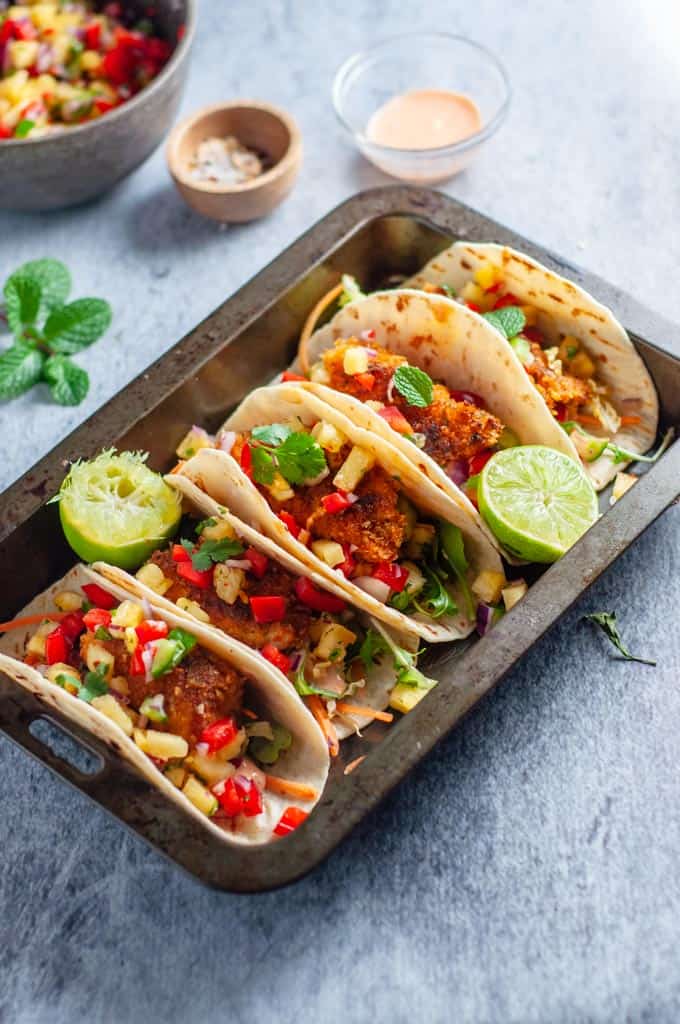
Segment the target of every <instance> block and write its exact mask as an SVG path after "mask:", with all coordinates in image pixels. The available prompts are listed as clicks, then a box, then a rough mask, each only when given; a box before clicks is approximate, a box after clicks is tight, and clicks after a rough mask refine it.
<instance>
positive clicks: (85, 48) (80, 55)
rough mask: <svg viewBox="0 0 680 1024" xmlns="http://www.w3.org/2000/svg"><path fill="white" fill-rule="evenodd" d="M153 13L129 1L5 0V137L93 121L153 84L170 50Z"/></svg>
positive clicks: (1, 70) (0, 4) (0, 44)
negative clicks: (134, 9) (131, 8)
mask: <svg viewBox="0 0 680 1024" xmlns="http://www.w3.org/2000/svg"><path fill="white" fill-rule="evenodd" d="M152 14H153V8H149V11H148V15H147V16H145V17H142V18H140V17H139V13H137V14H135V15H132V14H128V12H127V11H126V5H125V4H124V3H106V4H104V5H101V4H94V3H92V2H90V0H79V2H73V3H67V2H63V0H52V2H45V3H42V2H38V3H30V2H28V3H24V4H8V3H7V2H6V0H0V140H2V139H25V138H31V139H34V138H38V137H40V136H44V135H47V134H51V133H53V132H55V131H60V130H63V129H64V128H65V127H67V126H68V125H75V124H83V123H84V122H86V121H92V120H94V119H96V118H98V117H101V116H102V115H103V114H106V113H108V111H110V110H113V109H114V108H115V107H118V106H120V104H121V103H124V102H125V101H126V100H128V99H130V98H131V97H132V96H134V95H135V94H136V93H138V92H139V91H140V89H143V88H144V86H146V85H148V83H149V82H151V81H152V79H154V78H155V77H156V75H158V73H159V72H160V71H161V70H162V68H163V67H164V66H165V64H166V63H167V61H168V59H169V57H170V54H171V52H172V48H171V46H170V44H169V43H168V42H166V41H165V40H164V39H161V38H160V37H159V36H158V35H156V30H155V27H154V23H153V20H152V17H151V15H152Z"/></svg>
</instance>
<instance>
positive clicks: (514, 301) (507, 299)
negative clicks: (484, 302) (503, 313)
mask: <svg viewBox="0 0 680 1024" xmlns="http://www.w3.org/2000/svg"><path fill="white" fill-rule="evenodd" d="M521 305H522V303H521V302H520V301H519V299H518V298H517V296H516V295H513V294H512V292H508V293H507V294H506V295H501V296H500V298H498V299H496V301H495V302H494V304H493V308H494V309H503V308H504V306H521Z"/></svg>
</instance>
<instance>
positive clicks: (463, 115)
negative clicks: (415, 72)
mask: <svg viewBox="0 0 680 1024" xmlns="http://www.w3.org/2000/svg"><path fill="white" fill-rule="evenodd" d="M481 127H482V115H481V114H480V111H479V107H478V106H477V104H476V103H475V102H474V100H472V99H471V98H470V97H469V96H466V95H465V94H464V93H460V92H451V91H449V90H448V89H413V90H411V91H410V92H405V93H402V94H401V95H398V96H393V97H392V99H390V100H388V101H387V103H385V104H383V106H382V107H380V108H379V109H378V110H376V111H375V113H374V114H373V115H372V117H371V118H370V120H369V122H368V125H367V127H366V136H367V138H368V139H370V141H371V142H375V143H377V144H378V145H380V146H391V147H393V148H394V149H440V148H441V147H442V146H451V145H454V143H456V142H462V141H463V139H469V138H470V136H472V135H475V134H476V133H477V132H478V131H479V130H480V129H481Z"/></svg>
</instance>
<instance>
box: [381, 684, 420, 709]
mask: <svg viewBox="0 0 680 1024" xmlns="http://www.w3.org/2000/svg"><path fill="white" fill-rule="evenodd" d="M428 692H429V691H428V690H426V689H425V688H424V687H418V686H404V684H403V683H397V685H396V686H395V687H394V689H393V690H392V693H391V694H390V707H391V708H393V709H394V710H395V711H399V712H401V714H402V715H406V714H408V712H409V711H413V709H414V707H415V706H416V704H419V703H420V701H421V700H422V699H423V697H424V696H425V694H426V693H428Z"/></svg>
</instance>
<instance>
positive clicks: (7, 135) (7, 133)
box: [0, 124, 14, 139]
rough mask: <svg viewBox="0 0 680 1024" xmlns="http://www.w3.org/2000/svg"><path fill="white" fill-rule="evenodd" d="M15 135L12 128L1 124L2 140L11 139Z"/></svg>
mask: <svg viewBox="0 0 680 1024" xmlns="http://www.w3.org/2000/svg"><path fill="white" fill-rule="evenodd" d="M13 135H14V131H13V129H12V128H8V127H7V125H4V124H0V139H11V138H12V137H13Z"/></svg>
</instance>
